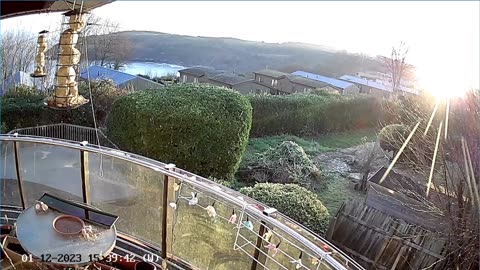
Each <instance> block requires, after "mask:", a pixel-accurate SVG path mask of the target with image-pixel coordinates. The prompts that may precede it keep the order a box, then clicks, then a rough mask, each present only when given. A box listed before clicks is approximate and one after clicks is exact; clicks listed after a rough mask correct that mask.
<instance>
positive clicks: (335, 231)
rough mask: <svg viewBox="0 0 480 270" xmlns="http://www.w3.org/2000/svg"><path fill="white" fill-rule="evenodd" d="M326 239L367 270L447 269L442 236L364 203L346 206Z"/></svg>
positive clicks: (351, 203)
mask: <svg viewBox="0 0 480 270" xmlns="http://www.w3.org/2000/svg"><path fill="white" fill-rule="evenodd" d="M327 239H328V240H329V241H331V242H332V243H333V244H334V245H336V246H338V247H339V248H341V249H343V250H344V251H346V252H347V253H349V254H350V255H351V256H352V257H353V258H354V259H355V260H356V261H358V262H359V263H360V264H361V265H363V266H364V267H365V268H366V269H382V270H384V269H389V270H393V269H415V270H418V269H445V268H444V267H445V264H444V262H445V260H444V257H445V250H444V247H445V241H444V240H442V239H441V238H440V236H439V235H437V234H435V233H434V232H432V231H429V230H427V229H425V228H424V227H421V226H418V225H414V224H411V223H407V222H406V221H404V220H401V219H397V218H394V217H392V216H390V215H388V214H386V213H383V212H381V211H379V210H377V209H375V208H373V207H371V206H368V205H366V204H365V203H364V202H359V201H349V202H347V203H345V204H343V205H342V207H341V208H340V210H339V211H338V213H337V215H336V216H335V217H334V218H333V219H332V222H331V224H330V228H329V231H328V233H327Z"/></svg>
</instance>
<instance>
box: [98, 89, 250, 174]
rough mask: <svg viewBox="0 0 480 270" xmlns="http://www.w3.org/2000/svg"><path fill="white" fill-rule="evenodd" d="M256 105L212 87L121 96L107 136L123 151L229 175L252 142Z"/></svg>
mask: <svg viewBox="0 0 480 270" xmlns="http://www.w3.org/2000/svg"><path fill="white" fill-rule="evenodd" d="M251 121H252V107H251V105H250V103H249V102H248V99H247V98H245V97H244V96H242V95H240V94H238V93H236V92H233V91H231V90H228V89H226V88H219V87H215V86H210V85H188V84H182V85H173V86H169V87H166V88H163V89H161V90H148V91H141V92H136V93H133V94H130V95H127V96H125V97H122V98H120V99H118V100H117V101H116V102H115V103H114V105H113V109H112V111H111V113H110V116H109V117H108V120H107V134H108V136H109V138H110V139H112V140H113V141H114V142H116V143H117V145H119V146H120V147H121V148H122V149H125V150H127V151H132V152H135V153H138V154H141V155H144V156H147V157H150V158H153V159H157V160H161V161H163V162H172V163H175V164H176V165H177V166H178V167H181V168H183V169H186V170H189V171H191V172H193V173H197V174H200V175H202V176H205V177H215V178H224V179H231V178H232V177H233V174H234V173H235V171H236V170H237V168H238V165H239V163H240V160H241V157H242V155H243V152H244V150H245V147H246V145H247V142H248V137H249V132H250V128H251Z"/></svg>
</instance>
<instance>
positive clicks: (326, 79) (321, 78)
mask: <svg viewBox="0 0 480 270" xmlns="http://www.w3.org/2000/svg"><path fill="white" fill-rule="evenodd" d="M292 74H293V75H297V76H302V77H304V78H308V79H312V80H316V81H319V82H323V83H327V84H329V85H331V86H334V87H338V88H341V89H345V88H347V87H350V86H353V84H351V83H349V82H346V81H342V80H338V79H335V78H330V77H326V76H322V75H318V74H315V73H310V72H306V71H301V70H299V71H295V72H293V73H292Z"/></svg>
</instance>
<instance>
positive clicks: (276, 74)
mask: <svg viewBox="0 0 480 270" xmlns="http://www.w3.org/2000/svg"><path fill="white" fill-rule="evenodd" d="M253 73H255V74H260V75H265V76H269V77H273V78H275V79H280V78H282V77H284V76H287V75H290V74H288V73H285V72H281V71H277V70H273V69H262V70H259V71H255V72H253Z"/></svg>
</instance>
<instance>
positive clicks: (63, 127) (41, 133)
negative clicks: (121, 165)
mask: <svg viewBox="0 0 480 270" xmlns="http://www.w3.org/2000/svg"><path fill="white" fill-rule="evenodd" d="M15 133H18V134H20V135H29V136H37V137H46V138H53V139H61V140H67V141H75V142H82V141H87V142H88V143H89V144H94V145H98V144H100V145H101V146H105V147H108V148H114V149H119V148H118V147H117V145H115V143H113V142H112V141H111V140H109V139H108V138H107V136H105V134H104V133H103V132H102V131H101V130H100V129H95V128H91V127H82V126H76V125H71V124H64V123H60V124H53V125H45V126H37V127H28V128H19V129H14V130H12V131H10V132H9V133H8V134H15Z"/></svg>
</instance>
